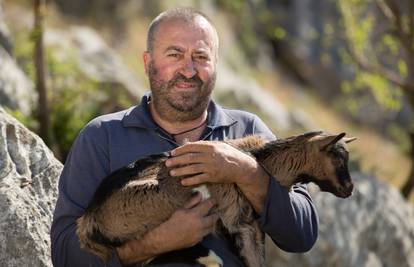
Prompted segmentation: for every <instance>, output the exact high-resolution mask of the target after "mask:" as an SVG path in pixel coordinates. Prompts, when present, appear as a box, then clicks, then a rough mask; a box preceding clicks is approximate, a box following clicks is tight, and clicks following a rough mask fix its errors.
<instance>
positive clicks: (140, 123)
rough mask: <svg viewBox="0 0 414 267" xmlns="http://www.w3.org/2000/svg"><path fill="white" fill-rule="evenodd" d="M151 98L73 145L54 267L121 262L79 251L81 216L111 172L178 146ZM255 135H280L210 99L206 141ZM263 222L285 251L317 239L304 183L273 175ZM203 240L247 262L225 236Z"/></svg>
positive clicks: (105, 120)
mask: <svg viewBox="0 0 414 267" xmlns="http://www.w3.org/2000/svg"><path fill="white" fill-rule="evenodd" d="M150 97H151V96H150V94H146V95H144V96H143V98H142V100H141V103H140V104H139V105H138V106H134V107H131V108H129V109H127V110H124V111H120V112H117V113H112V114H107V115H103V116H100V117H98V118H95V119H93V120H92V121H91V122H89V123H88V124H87V125H86V126H85V128H83V129H82V131H81V132H80V133H79V135H78V137H77V138H76V140H75V142H74V143H73V146H72V148H71V151H70V153H69V156H68V158H67V161H66V163H65V166H64V168H63V171H62V174H61V176H60V180H59V196H58V200H57V203H56V208H55V212H54V218H53V223H52V229H51V241H52V261H53V264H54V266H71V267H72V266H73V267H82V266H109V267H115V266H117V267H118V266H121V264H120V262H119V259H118V258H117V256H116V254H115V253H114V256H113V257H112V258H111V259H110V261H109V262H107V263H106V265H104V264H103V262H102V261H100V260H99V259H98V258H97V257H96V256H95V255H93V254H91V253H89V252H86V251H84V250H82V249H80V246H79V241H78V238H77V235H76V219H77V218H79V217H80V216H82V214H83V213H84V211H85V208H86V207H87V206H88V204H89V202H90V200H91V198H92V196H93V193H94V192H95V190H96V188H97V187H98V185H99V184H100V182H101V180H102V179H103V178H104V177H106V176H107V175H108V174H110V173H111V172H113V171H114V170H116V169H119V168H121V167H123V166H125V165H127V164H128V163H130V162H132V161H134V160H136V159H138V158H141V157H144V156H147V155H150V154H155V153H160V152H165V151H169V150H172V149H174V148H176V147H177V146H178V145H177V144H176V143H175V142H174V139H173V138H172V137H171V136H168V134H166V133H165V132H163V131H162V129H161V128H160V127H159V126H158V125H157V124H156V123H155V122H154V120H153V119H152V117H151V114H150V112H149V106H148V102H149V99H150ZM251 134H255V135H260V136H262V137H264V138H266V139H269V140H272V139H274V138H275V136H274V135H273V133H272V132H271V131H270V130H269V129H268V128H267V127H266V125H265V124H264V123H263V122H262V121H261V120H260V119H259V118H258V117H257V116H256V115H254V114H251V113H248V112H245V111H240V110H231V109H225V108H222V107H220V106H219V105H217V104H216V103H214V101H211V102H210V104H209V107H208V122H207V127H206V129H205V131H204V132H203V134H202V136H201V139H202V140H226V139H234V138H240V137H243V136H246V135H251ZM258 220H259V223H260V226H261V228H262V230H263V231H264V232H265V233H267V234H268V235H269V236H270V237H271V238H272V240H273V241H274V243H275V244H276V245H277V246H279V247H280V248H281V249H283V250H285V251H288V252H305V251H307V250H309V249H310V248H311V247H312V246H313V244H314V243H315V241H316V238H317V232H318V218H317V214H316V211H315V208H314V205H313V203H312V200H311V198H310V196H309V194H308V192H307V190H306V188H305V187H304V186H302V185H295V186H294V187H293V190H292V191H289V190H288V189H287V188H285V187H283V186H281V185H280V184H279V183H278V182H277V181H276V180H275V179H270V181H269V189H268V193H267V197H266V202H265V208H264V211H263V213H262V214H259V216H258ZM202 244H203V245H204V246H205V247H207V248H210V249H212V250H213V251H214V252H215V253H216V254H217V255H218V256H219V257H220V258H222V259H223V263H224V266H225V267H240V266H243V264H242V262H241V260H240V259H238V258H237V256H236V255H234V254H233V252H232V246H231V244H229V241H228V240H226V239H225V238H223V237H220V236H213V235H208V236H206V237H205V238H204V239H203V241H202ZM157 266H161V265H157ZM162 266H184V265H176V264H174V265H173V264H167V265H165V264H164V265H162Z"/></svg>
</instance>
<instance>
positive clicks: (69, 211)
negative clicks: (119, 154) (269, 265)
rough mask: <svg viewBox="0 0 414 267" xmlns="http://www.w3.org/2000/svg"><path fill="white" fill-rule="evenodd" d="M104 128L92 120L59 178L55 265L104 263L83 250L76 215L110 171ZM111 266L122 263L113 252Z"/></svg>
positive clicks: (54, 225)
mask: <svg viewBox="0 0 414 267" xmlns="http://www.w3.org/2000/svg"><path fill="white" fill-rule="evenodd" d="M105 142H107V140H106V137H105V132H104V131H103V130H102V128H101V126H100V125H94V124H90V125H88V126H86V128H85V129H83V130H82V132H81V133H80V134H79V136H78V137H77V139H76V140H75V142H74V144H73V146H72V149H71V152H70V153H69V156H68V158H67V160H66V163H65V167H64V168H63V171H62V174H61V176H60V179H59V195H58V200H57V203H56V207H55V212H54V216H53V222H52V228H51V243H52V248H51V249H52V262H53V265H54V266H59V267H61V266H77V267H83V266H88V267H89V266H104V265H105V264H104V262H103V261H101V260H100V259H99V258H98V257H97V256H95V255H94V254H92V253H89V252H87V251H85V250H82V249H81V248H80V245H79V240H78V237H77V234H76V219H77V218H79V217H80V216H81V215H82V214H83V213H84V211H85V208H86V207H87V205H88V203H89V202H90V200H91V198H92V196H93V194H94V192H95V190H96V188H97V186H98V185H99V183H100V181H101V180H102V179H103V178H104V177H105V176H106V175H107V174H108V173H109V160H108V152H107V151H106V149H104V147H106V146H105ZM105 266H108V267H118V266H121V264H120V262H119V259H118V258H117V256H116V255H115V253H114V256H113V257H112V258H111V259H110V260H109V261H108V262H107V263H106V265H105Z"/></svg>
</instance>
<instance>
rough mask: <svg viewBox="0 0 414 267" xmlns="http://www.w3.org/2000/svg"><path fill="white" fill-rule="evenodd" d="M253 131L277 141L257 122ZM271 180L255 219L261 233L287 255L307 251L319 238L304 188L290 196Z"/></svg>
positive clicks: (315, 217)
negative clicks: (264, 199)
mask: <svg viewBox="0 0 414 267" xmlns="http://www.w3.org/2000/svg"><path fill="white" fill-rule="evenodd" d="M253 129H254V134H257V135H260V136H262V137H263V138H266V139H268V140H272V139H275V138H276V137H275V136H274V135H273V134H272V133H271V131H270V130H269V129H268V128H267V126H266V125H265V124H264V123H263V122H262V121H261V120H260V119H259V118H256V120H255V122H254V127H253ZM270 178H271V179H270V180H269V187H268V192H267V196H266V201H265V206H264V209H263V212H262V213H261V214H259V217H258V220H259V224H260V227H261V229H262V230H263V231H264V232H265V233H267V234H268V235H269V236H270V237H271V238H272V240H273V242H275V244H276V245H277V246H278V247H279V248H281V249H283V250H285V251H287V252H306V251H308V250H310V249H311V248H312V247H313V245H314V244H315V242H316V239H317V237H318V225H319V220H318V215H317V212H316V209H315V206H314V204H313V201H312V199H311V197H310V195H309V193H308V191H307V188H306V186H305V185H303V184H296V185H294V186H293V187H292V190H291V191H290V192H289V189H288V188H286V187H284V186H282V185H280V184H279V182H278V181H277V180H276V178H275V177H270Z"/></svg>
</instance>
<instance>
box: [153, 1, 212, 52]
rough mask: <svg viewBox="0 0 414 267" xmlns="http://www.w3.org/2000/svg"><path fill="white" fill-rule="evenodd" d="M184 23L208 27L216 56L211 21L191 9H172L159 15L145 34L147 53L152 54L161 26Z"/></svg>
mask: <svg viewBox="0 0 414 267" xmlns="http://www.w3.org/2000/svg"><path fill="white" fill-rule="evenodd" d="M177 21H178V22H184V23H185V24H187V25H189V26H192V25H194V26H195V25H204V26H207V27H210V28H211V30H212V31H213V35H214V38H213V39H214V52H215V54H216V56H217V54H218V46H219V39H218V34H217V30H216V28H215V26H214V25H213V23H212V22H211V20H210V19H209V18H208V17H207V16H206V15H205V14H203V13H201V12H199V11H196V10H194V9H192V8H186V7H180V8H174V9H170V10H167V11H164V12H163V13H161V14H159V15H158V16H157V17H156V18H155V19H154V20H153V21H152V22H151V24H150V26H149V29H148V34H147V51H148V52H149V53H152V51H153V49H154V43H155V41H156V39H157V33H158V30H159V28H160V26H162V25H163V24H165V23H166V22H177Z"/></svg>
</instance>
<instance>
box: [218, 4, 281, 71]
mask: <svg viewBox="0 0 414 267" xmlns="http://www.w3.org/2000/svg"><path fill="white" fill-rule="evenodd" d="M216 3H217V5H218V7H219V8H221V9H222V10H223V11H225V12H226V14H227V15H228V16H229V17H230V18H231V19H232V20H233V27H234V29H235V32H236V34H237V37H238V40H239V41H240V46H241V48H242V50H243V52H244V53H245V54H246V58H247V59H248V60H249V63H250V64H253V65H255V64H256V63H257V62H256V59H257V58H258V55H259V53H260V48H261V45H262V44H263V40H264V39H266V38H279V39H283V38H285V37H286V31H285V30H284V28H282V27H281V26H280V25H278V24H275V23H274V22H275V21H274V20H275V17H274V16H273V14H272V13H271V11H270V10H269V9H268V8H267V7H266V2H265V1H244V0H234V1H232V0H216Z"/></svg>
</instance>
